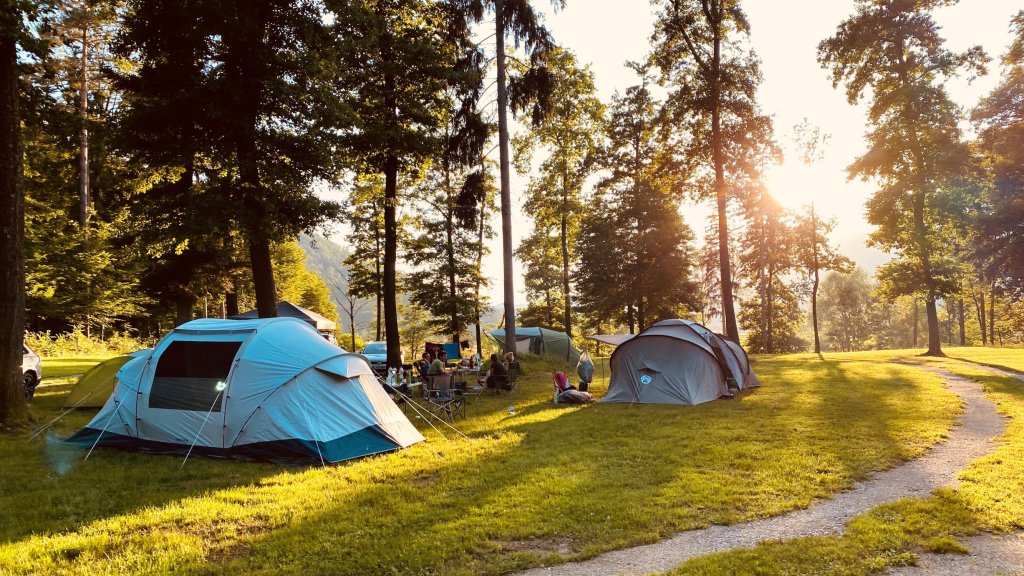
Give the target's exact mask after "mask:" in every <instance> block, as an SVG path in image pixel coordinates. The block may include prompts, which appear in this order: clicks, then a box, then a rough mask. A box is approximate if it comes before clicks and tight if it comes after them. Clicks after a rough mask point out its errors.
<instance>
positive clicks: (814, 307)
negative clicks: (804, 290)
mask: <svg viewBox="0 0 1024 576" xmlns="http://www.w3.org/2000/svg"><path fill="white" fill-rule="evenodd" d="M811 234H812V238H811V241H812V242H813V245H812V249H813V250H814V262H813V264H814V284H813V285H812V286H811V323H812V324H814V353H815V354H821V340H820V338H819V337H818V284H819V281H818V280H819V279H818V266H819V264H818V220H817V218H816V217H815V214H814V203H813V202H812V203H811Z"/></svg>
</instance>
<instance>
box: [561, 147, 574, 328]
mask: <svg viewBox="0 0 1024 576" xmlns="http://www.w3.org/2000/svg"><path fill="white" fill-rule="evenodd" d="M560 240H561V242H562V307H563V311H564V314H565V321H564V322H563V324H564V325H565V333H566V334H567V335H568V336H569V338H572V299H571V293H570V288H569V175H568V174H567V173H566V168H565V165H564V164H563V166H562V216H561V237H560Z"/></svg>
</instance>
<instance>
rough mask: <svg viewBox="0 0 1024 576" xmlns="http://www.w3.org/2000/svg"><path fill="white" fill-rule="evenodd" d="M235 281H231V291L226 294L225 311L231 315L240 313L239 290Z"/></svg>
mask: <svg viewBox="0 0 1024 576" xmlns="http://www.w3.org/2000/svg"><path fill="white" fill-rule="evenodd" d="M234 284H235V281H234V280H232V281H231V291H230V292H226V293H225V294H224V313H225V314H227V315H228V317H231V316H237V315H238V292H236V290H237V289H236V288H235V285H234Z"/></svg>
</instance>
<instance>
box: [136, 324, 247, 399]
mask: <svg viewBox="0 0 1024 576" xmlns="http://www.w3.org/2000/svg"><path fill="white" fill-rule="evenodd" d="M241 345H242V343H241V342H187V341H180V340H179V341H177V342H172V343H171V345H170V346H168V347H167V349H166V350H164V352H163V354H161V355H160V361H159V362H158V363H157V365H156V375H155V376H154V377H153V388H152V389H151V390H150V393H149V407H150V408H166V409H169V410H195V411H200V412H207V411H211V410H212V411H213V412H220V406H221V403H222V402H223V399H224V395H223V394H222V393H221V392H222V391H223V389H224V384H223V383H224V381H225V380H227V377H228V372H230V371H231V362H232V361H233V360H234V359H235V354H237V353H238V348H239V347H240V346H241Z"/></svg>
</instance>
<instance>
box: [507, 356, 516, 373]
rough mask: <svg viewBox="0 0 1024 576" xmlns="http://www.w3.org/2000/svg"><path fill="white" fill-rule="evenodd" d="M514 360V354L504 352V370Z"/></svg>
mask: <svg viewBox="0 0 1024 576" xmlns="http://www.w3.org/2000/svg"><path fill="white" fill-rule="evenodd" d="M515 361H516V355H515V354H514V353H512V352H505V370H508V367H509V366H511V365H512V363H513V362H515Z"/></svg>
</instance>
